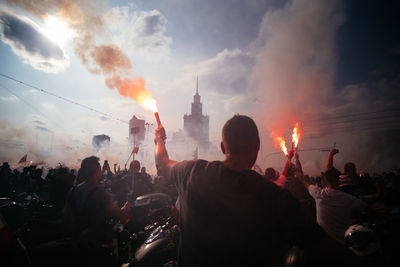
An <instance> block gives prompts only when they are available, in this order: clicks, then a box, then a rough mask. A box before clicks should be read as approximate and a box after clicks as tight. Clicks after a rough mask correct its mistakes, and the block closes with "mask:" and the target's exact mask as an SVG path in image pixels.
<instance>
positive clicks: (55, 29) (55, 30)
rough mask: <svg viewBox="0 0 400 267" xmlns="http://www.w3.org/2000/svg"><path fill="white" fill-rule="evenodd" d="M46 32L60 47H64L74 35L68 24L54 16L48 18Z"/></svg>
mask: <svg viewBox="0 0 400 267" xmlns="http://www.w3.org/2000/svg"><path fill="white" fill-rule="evenodd" d="M44 30H45V33H46V35H47V36H48V37H49V38H50V39H51V40H53V41H54V42H56V43H57V44H58V45H64V44H65V42H66V41H67V40H68V39H70V38H71V37H72V36H73V34H74V31H73V30H72V29H71V28H70V27H68V25H67V23H65V22H64V21H63V20H61V19H59V18H57V17H54V16H48V17H47V19H46V21H45V29H44Z"/></svg>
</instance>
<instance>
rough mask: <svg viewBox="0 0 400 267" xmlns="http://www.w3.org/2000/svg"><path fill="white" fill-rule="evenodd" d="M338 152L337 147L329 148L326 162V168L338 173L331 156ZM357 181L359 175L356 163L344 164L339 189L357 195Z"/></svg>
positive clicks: (358, 181) (358, 180)
mask: <svg viewBox="0 0 400 267" xmlns="http://www.w3.org/2000/svg"><path fill="white" fill-rule="evenodd" d="M338 153H339V150H338V149H331V151H330V152H329V155H328V159H327V163H326V170H327V171H332V172H334V173H335V174H338V175H340V172H339V171H338V170H337V169H336V168H335V167H334V166H333V157H334V156H335V155H336V154H338ZM359 183H360V177H359V176H358V175H357V171H356V165H355V164H354V163H353V162H347V163H346V164H344V167H343V174H342V175H340V183H339V186H338V187H339V189H340V190H341V191H343V192H345V193H348V194H352V195H355V196H357V195H358V191H359V190H358V189H359V188H358V187H359Z"/></svg>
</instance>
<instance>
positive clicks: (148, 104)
mask: <svg viewBox="0 0 400 267" xmlns="http://www.w3.org/2000/svg"><path fill="white" fill-rule="evenodd" d="M139 104H140V105H142V106H143V107H144V108H145V109H146V110H151V111H153V113H154V112H157V101H156V100H155V99H154V98H145V99H144V100H143V103H139Z"/></svg>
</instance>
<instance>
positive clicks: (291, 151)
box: [281, 149, 294, 177]
mask: <svg viewBox="0 0 400 267" xmlns="http://www.w3.org/2000/svg"><path fill="white" fill-rule="evenodd" d="M293 153H294V151H293V149H292V150H290V151H289V155H288V156H287V157H288V159H287V161H286V164H285V168H283V171H282V175H281V176H285V177H286V174H287V171H288V169H289V166H290V161H291V160H292V158H293Z"/></svg>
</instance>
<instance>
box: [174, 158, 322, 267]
mask: <svg viewBox="0 0 400 267" xmlns="http://www.w3.org/2000/svg"><path fill="white" fill-rule="evenodd" d="M172 179H173V181H174V183H175V185H176V187H177V190H178V194H179V198H180V216H181V230H182V232H181V243H180V255H179V264H180V266H182V265H183V266H227V265H230V266H231V265H242V266H249V265H254V264H257V265H268V264H270V263H276V262H280V261H281V260H282V258H283V254H284V253H285V251H286V250H287V249H288V248H289V247H290V246H291V245H292V244H294V243H297V244H301V243H306V242H307V241H308V240H307V238H308V237H309V236H308V235H309V234H311V233H312V232H311V231H312V229H313V228H314V226H315V224H314V223H313V222H312V221H310V220H309V219H308V218H309V217H308V216H305V213H304V211H303V210H302V209H301V206H300V204H299V203H298V202H297V201H296V200H295V199H294V198H293V197H292V196H291V194H290V193H289V192H288V191H286V190H284V189H281V188H279V187H278V186H276V185H275V184H274V183H272V182H270V181H268V180H267V179H265V178H264V177H263V176H261V175H259V174H258V173H256V172H254V171H252V170H246V171H240V172H237V171H232V170H230V169H228V168H226V167H224V166H223V164H222V162H220V161H213V162H208V161H204V160H197V161H184V162H179V163H177V164H176V165H175V166H174V168H173V169H172Z"/></svg>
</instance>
